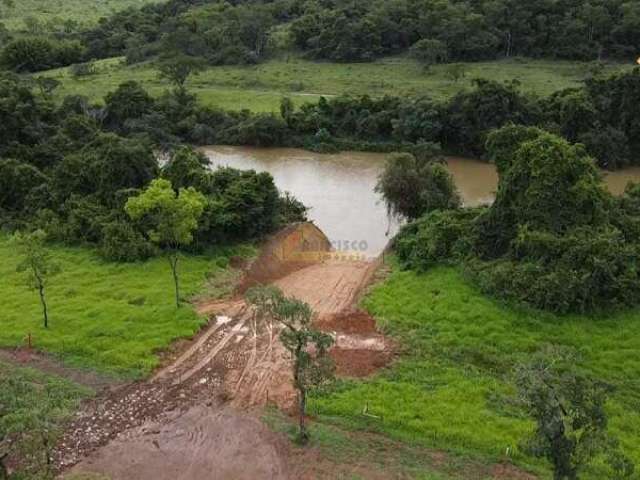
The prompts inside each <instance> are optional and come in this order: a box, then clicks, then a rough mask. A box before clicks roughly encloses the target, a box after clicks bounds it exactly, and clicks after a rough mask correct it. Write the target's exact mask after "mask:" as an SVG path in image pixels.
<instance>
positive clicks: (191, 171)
mask: <svg viewBox="0 0 640 480" xmlns="http://www.w3.org/2000/svg"><path fill="white" fill-rule="evenodd" d="M208 165H209V159H208V158H207V157H206V155H204V154H203V153H200V152H197V151H196V150H194V149H193V148H192V147H186V146H184V147H179V148H178V149H177V150H175V151H174V152H172V154H171V158H170V159H169V161H168V162H167V163H166V165H165V166H164V167H162V172H161V175H162V178H166V179H167V180H169V181H170V182H171V185H173V188H174V189H180V188H186V187H194V188H195V189H197V190H200V191H203V188H206V187H205V185H206V182H207V175H208V173H209V171H208V170H207V166H208Z"/></svg>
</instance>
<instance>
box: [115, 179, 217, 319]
mask: <svg viewBox="0 0 640 480" xmlns="http://www.w3.org/2000/svg"><path fill="white" fill-rule="evenodd" d="M204 206H205V198H204V196H203V195H202V194H201V193H200V192H198V191H196V190H195V189H194V188H186V189H184V188H183V189H180V191H179V192H178V193H176V192H175V191H174V189H173V187H172V186H171V182H169V181H168V180H164V179H156V180H154V181H153V182H151V185H149V187H147V188H146V189H145V191H144V192H142V193H141V194H140V195H138V196H136V197H131V198H130V199H129V200H128V201H127V204H126V206H125V211H126V212H127V214H128V215H129V216H130V217H131V218H132V219H133V220H141V221H144V222H145V224H146V225H149V228H148V230H147V235H148V236H149V239H150V240H151V241H152V242H153V243H155V244H156V245H158V246H160V247H164V248H166V249H167V250H168V260H169V264H170V266H171V273H172V275H173V282H174V285H175V294H176V306H177V307H180V284H179V278H178V260H179V258H180V248H182V247H185V246H187V245H189V244H191V242H192V241H193V232H194V231H195V230H196V229H197V228H198V220H199V219H200V216H201V215H202V212H203V211H204Z"/></svg>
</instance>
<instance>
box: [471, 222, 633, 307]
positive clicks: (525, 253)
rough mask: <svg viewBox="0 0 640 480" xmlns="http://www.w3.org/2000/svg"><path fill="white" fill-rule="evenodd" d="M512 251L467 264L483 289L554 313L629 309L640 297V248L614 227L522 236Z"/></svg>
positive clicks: (526, 233) (535, 233) (527, 233)
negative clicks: (626, 241)
mask: <svg viewBox="0 0 640 480" xmlns="http://www.w3.org/2000/svg"><path fill="white" fill-rule="evenodd" d="M514 248H515V249H516V252H515V254H514V256H513V257H511V258H504V259H500V260H495V261H491V262H482V261H479V260H475V261H472V262H470V263H469V264H468V271H469V272H470V273H471V274H472V277H473V278H475V280H476V283H477V284H478V285H480V287H481V288H482V289H483V290H485V291H486V292H488V293H490V294H493V295H496V296H499V297H503V298H507V299H509V300H515V301H517V302H520V303H528V304H530V305H533V306H535V307H537V308H541V309H545V310H550V311H553V312H556V313H569V312H581V313H583V312H590V311H594V310H597V309H603V308H615V307H620V306H631V305H635V304H637V302H638V299H639V298H640V275H639V272H638V269H637V267H636V266H637V265H638V261H640V249H639V247H638V245H637V244H628V243H625V241H624V239H623V237H622V235H621V233H620V232H619V231H618V230H616V229H610V228H604V229H602V230H599V231H594V230H593V229H577V230H574V231H572V232H570V233H567V234H566V235H562V236H558V235H553V234H550V233H544V232H539V231H538V232H522V233H521V235H520V236H519V239H518V242H517V245H516V246H515V247H514Z"/></svg>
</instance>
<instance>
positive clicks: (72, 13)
mask: <svg viewBox="0 0 640 480" xmlns="http://www.w3.org/2000/svg"><path fill="white" fill-rule="evenodd" d="M153 1H154V0H15V1H14V2H13V6H12V7H6V6H4V5H2V6H0V23H3V24H4V25H5V26H6V27H7V28H8V29H9V30H12V31H16V30H24V29H27V28H28V26H29V25H30V24H31V25H33V23H35V22H32V20H31V19H36V20H37V21H38V22H40V23H42V24H43V25H46V24H47V23H48V22H55V23H58V24H60V25H62V24H63V23H64V22H65V21H69V20H71V21H73V22H78V23H80V24H82V25H85V26H89V25H93V24H95V23H96V22H97V21H98V20H99V19H100V18H101V17H106V16H109V15H112V14H113V13H115V12H118V11H120V10H124V9H125V8H129V7H141V6H142V5H144V4H146V3H152V2H153Z"/></svg>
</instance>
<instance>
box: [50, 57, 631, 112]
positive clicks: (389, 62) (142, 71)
mask: <svg viewBox="0 0 640 480" xmlns="http://www.w3.org/2000/svg"><path fill="white" fill-rule="evenodd" d="M467 67H468V72H467V76H466V78H465V79H462V80H460V81H458V82H455V81H452V80H450V79H449V78H447V75H446V71H447V67H446V66H435V67H433V68H432V69H431V70H429V71H427V72H425V71H424V70H423V68H422V67H421V66H420V65H419V64H417V63H416V62H414V61H413V60H410V59H407V58H404V57H390V58H385V59H382V60H379V61H376V62H373V63H357V64H335V63H320V62H310V61H305V60H302V59H299V58H297V57H295V56H291V57H290V58H289V59H288V60H287V59H283V60H272V61H269V62H266V63H264V64H261V65H257V66H221V67H212V68H209V69H208V70H206V71H204V72H202V73H201V74H200V75H198V76H197V77H193V78H192V79H191V80H190V82H189V88H190V90H191V91H192V92H194V93H196V94H197V95H198V97H199V98H200V99H201V100H202V101H203V102H204V103H205V104H207V105H210V106H216V107H220V108H224V109H232V110H239V109H242V108H247V109H250V110H252V111H261V112H265V111H267V112H268V111H278V109H279V105H280V100H281V98H282V97H283V96H290V97H291V98H292V99H293V100H294V101H295V102H296V103H297V104H298V105H299V104H302V103H305V102H310V101H317V100H318V98H319V97H320V96H321V95H326V96H329V95H339V94H343V93H346V94H355V95H364V94H368V95H372V96H381V95H386V94H388V95H401V96H412V95H430V96H432V97H435V98H447V97H450V96H452V95H454V94H455V93H456V92H458V91H460V90H463V89H468V88H471V79H473V78H487V79H493V80H499V81H502V80H512V79H517V80H518V81H520V82H521V84H522V88H523V90H525V91H527V92H532V93H536V94H538V95H541V96H544V95H549V94H551V93H553V92H554V91H556V90H560V89H563V88H567V87H575V86H577V85H579V84H580V82H581V81H582V80H583V79H584V78H585V76H586V75H587V72H588V64H583V63H577V62H559V61H553V62H552V61H542V60H524V59H514V60H510V61H495V62H480V63H470V64H467ZM625 68H627V66H625V65H621V64H614V65H610V66H609V67H608V71H609V72H614V71H618V70H622V69H625ZM628 68H631V65H629V66H628ZM97 69H98V73H97V74H96V75H93V76H90V77H86V78H83V79H75V78H73V77H72V76H70V75H69V71H68V69H59V70H53V71H50V72H47V73H45V74H44V75H47V76H51V77H55V78H57V79H58V80H60V81H61V82H62V86H61V87H60V88H59V89H58V90H57V91H56V93H57V96H58V97H62V96H64V95H68V94H81V95H86V96H88V97H90V98H92V99H94V100H101V99H102V98H103V97H104V95H105V93H107V92H108V91H111V90H114V89H115V88H117V86H118V85H119V84H120V83H122V82H124V81H127V80H136V81H139V82H141V83H142V84H143V85H144V86H145V87H146V88H148V89H149V91H150V92H152V93H153V94H154V95H160V94H161V93H162V92H163V91H165V90H166V89H167V88H168V84H167V82H166V81H163V80H160V79H158V75H157V71H156V70H155V69H154V68H153V66H152V65H148V64H143V65H135V66H130V67H127V66H125V65H123V63H122V60H121V59H108V60H103V61H100V62H98V63H97Z"/></svg>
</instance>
